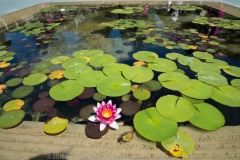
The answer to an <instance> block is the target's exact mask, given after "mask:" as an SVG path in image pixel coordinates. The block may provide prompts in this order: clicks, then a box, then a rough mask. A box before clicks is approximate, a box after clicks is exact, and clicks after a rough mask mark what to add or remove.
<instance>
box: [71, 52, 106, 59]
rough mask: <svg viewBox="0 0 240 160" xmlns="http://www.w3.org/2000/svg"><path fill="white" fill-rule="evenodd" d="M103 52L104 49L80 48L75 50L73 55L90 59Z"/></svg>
mask: <svg viewBox="0 0 240 160" xmlns="http://www.w3.org/2000/svg"><path fill="white" fill-rule="evenodd" d="M103 54H104V52H103V51H102V50H79V51H75V52H73V57H76V58H86V59H87V60H88V61H89V60H90V59H91V58H92V57H94V56H96V55H103Z"/></svg>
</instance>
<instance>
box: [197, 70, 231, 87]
mask: <svg viewBox="0 0 240 160" xmlns="http://www.w3.org/2000/svg"><path fill="white" fill-rule="evenodd" d="M198 79H199V80H200V81H202V82H205V83H207V84H211V85H213V86H225V85H227V84H228V82H227V78H225V77H224V76H222V75H221V74H218V73H216V72H213V71H207V70H202V71H200V72H198Z"/></svg>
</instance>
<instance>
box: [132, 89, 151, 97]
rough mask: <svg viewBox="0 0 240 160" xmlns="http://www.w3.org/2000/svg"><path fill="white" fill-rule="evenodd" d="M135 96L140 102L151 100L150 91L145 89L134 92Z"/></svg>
mask: <svg viewBox="0 0 240 160" xmlns="http://www.w3.org/2000/svg"><path fill="white" fill-rule="evenodd" d="M133 96H134V97H135V98H136V99H140V100H147V99H149V98H150V96H151V93H150V91H149V90H147V89H145V88H137V89H136V90H135V91H134V92H133Z"/></svg>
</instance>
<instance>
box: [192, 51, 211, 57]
mask: <svg viewBox="0 0 240 160" xmlns="http://www.w3.org/2000/svg"><path fill="white" fill-rule="evenodd" d="M193 55H194V56H195V57H197V58H199V59H213V55H211V54H210V53H208V52H201V51H195V52H193Z"/></svg>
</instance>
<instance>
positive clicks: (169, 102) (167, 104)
mask: <svg viewBox="0 0 240 160" xmlns="http://www.w3.org/2000/svg"><path fill="white" fill-rule="evenodd" d="M156 107H157V111H158V112H159V113H160V114H161V115H162V116H164V117H165V118H167V119H170V120H172V121H176V122H185V121H188V120H189V119H191V118H192V117H193V115H194V113H195V108H194V106H193V104H192V102H190V101H189V100H187V99H184V98H182V97H178V96H174V95H167V96H163V97H161V98H159V99H158V101H157V104H156Z"/></svg>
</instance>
